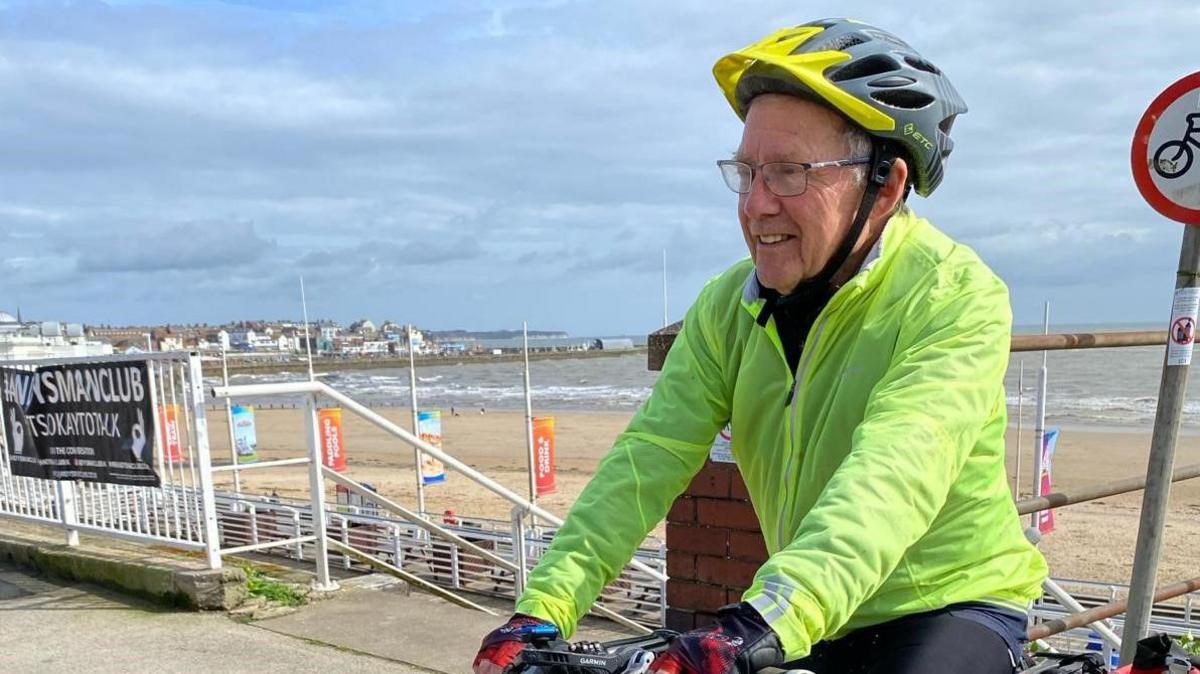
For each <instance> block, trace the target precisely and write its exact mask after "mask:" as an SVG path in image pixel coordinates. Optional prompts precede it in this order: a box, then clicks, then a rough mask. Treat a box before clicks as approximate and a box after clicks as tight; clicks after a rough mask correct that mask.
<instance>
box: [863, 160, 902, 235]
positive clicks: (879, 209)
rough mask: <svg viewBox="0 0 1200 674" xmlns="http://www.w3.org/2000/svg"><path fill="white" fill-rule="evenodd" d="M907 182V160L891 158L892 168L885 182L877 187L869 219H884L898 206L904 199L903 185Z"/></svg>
mask: <svg viewBox="0 0 1200 674" xmlns="http://www.w3.org/2000/svg"><path fill="white" fill-rule="evenodd" d="M907 184H908V162H906V161H904V159H903V158H901V157H896V158H895V159H894V160H892V170H891V172H890V173H889V174H888V180H887V183H885V184H884V186H883V187H881V188H880V189H879V194H878V195H877V196H876V197H875V206H874V207H872V208H871V220H872V221H874V220H878V219H885V218H887V217H889V216H891V214H892V213H894V212H895V211H896V209H897V208H899V207H900V201H901V200H902V199H904V187H905V186H906V185H907Z"/></svg>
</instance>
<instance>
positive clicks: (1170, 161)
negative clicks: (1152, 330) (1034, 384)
mask: <svg viewBox="0 0 1200 674" xmlns="http://www.w3.org/2000/svg"><path fill="white" fill-rule="evenodd" d="M1130 163H1131V164H1132V166H1133V179H1134V182H1136V183H1137V187H1138V191H1139V192H1141V193H1142V196H1143V197H1145V199H1146V201H1147V202H1149V203H1150V206H1152V207H1153V208H1154V210H1156V211H1158V212H1159V213H1161V214H1163V215H1165V216H1166V217H1168V218H1170V219H1172V220H1176V221H1178V222H1182V223H1184V225H1187V226H1185V227H1184V228H1183V245H1182V246H1181V247H1180V252H1179V266H1178V267H1177V269H1178V271H1177V272H1176V275H1175V295H1174V297H1173V298H1172V302H1171V321H1170V323H1168V324H1167V353H1166V357H1165V359H1164V362H1163V369H1162V381H1161V383H1160V384H1159V389H1158V411H1157V412H1156V413H1155V415H1154V435H1153V437H1152V438H1151V440H1150V461H1149V463H1148V464H1147V467H1146V488H1145V493H1144V494H1143V500H1142V514H1141V523H1140V524H1139V526H1138V538H1137V545H1136V546H1135V548H1134V550H1135V552H1134V559H1133V578H1132V579H1131V580H1130V583H1129V608H1128V610H1127V611H1126V614H1125V615H1126V620H1125V632H1124V636H1125V639H1124V641H1123V643H1122V645H1121V662H1123V663H1128V662H1130V661H1131V660H1132V659H1133V656H1134V651H1135V647H1136V645H1137V640H1138V639H1140V638H1141V637H1143V636H1145V635H1146V634H1147V633H1148V631H1149V625H1150V608H1151V606H1153V604H1154V598H1153V595H1154V586H1155V579H1156V578H1157V574H1158V558H1159V554H1160V552H1161V550H1162V538H1163V536H1162V533H1163V524H1164V522H1165V521H1166V510H1167V499H1168V497H1169V495H1170V489H1171V477H1172V472H1173V466H1174V462H1175V441H1176V438H1177V437H1178V434H1179V424H1180V420H1181V418H1182V412H1183V402H1184V398H1185V395H1186V393H1187V377H1188V368H1189V366H1190V365H1191V362H1192V347H1193V346H1194V345H1195V342H1196V320H1197V311H1198V310H1200V73H1192V74H1191V75H1188V76H1187V77H1184V78H1183V79H1181V80H1179V81H1178V82H1176V83H1174V84H1172V85H1171V86H1169V87H1167V88H1166V90H1164V91H1163V92H1162V93H1161V94H1159V95H1158V97H1157V98H1155V99H1154V101H1153V102H1151V103H1150V107H1149V108H1148V109H1147V110H1146V113H1145V114H1144V115H1142V119H1141V121H1140V122H1138V126H1137V130H1136V131H1135V132H1134V135H1133V147H1132V148H1131V149H1130Z"/></svg>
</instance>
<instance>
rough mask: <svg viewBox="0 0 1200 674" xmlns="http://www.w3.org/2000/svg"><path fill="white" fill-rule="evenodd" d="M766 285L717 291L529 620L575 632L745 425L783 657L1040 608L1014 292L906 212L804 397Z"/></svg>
mask: <svg viewBox="0 0 1200 674" xmlns="http://www.w3.org/2000/svg"><path fill="white" fill-rule="evenodd" d="M756 284H757V281H756V280H755V276H754V269H753V266H752V264H751V262H750V261H749V260H743V261H741V262H739V263H737V264H735V265H734V266H733V267H731V268H730V269H729V270H727V271H726V272H724V273H723V274H721V275H720V276H718V277H716V278H715V279H713V280H712V281H710V282H709V283H708V285H707V286H705V288H704V290H703V291H702V292H701V294H700V297H699V298H698V299H697V300H696V303H695V304H694V305H693V306H692V308H691V309H690V310H689V311H688V314H687V317H686V318H685V320H684V325H683V329H682V331H681V332H680V333H679V335H678V337H677V338H676V340H675V344H674V346H673V347H672V348H671V352H670V354H669V356H668V357H667V360H666V363H665V364H664V366H663V371H662V373H661V375H660V376H659V379H658V381H657V383H656V384H655V386H654V389H653V392H652V393H651V395H650V397H649V399H647V400H646V402H645V404H644V405H643V406H642V408H641V409H640V410H639V411H638V413H637V415H636V416H635V417H634V418H633V420H632V421H631V422H630V424H629V427H628V428H627V429H626V430H625V432H624V433H622V434H621V436H620V437H619V438H618V439H617V442H616V444H615V445H614V447H613V449H612V451H611V452H609V454H608V455H607V456H606V457H605V458H604V460H603V461H602V462H601V464H600V467H599V469H598V470H597V472H596V475H595V477H594V478H593V479H592V481H591V482H590V483H589V484H588V485H587V487H586V488H585V489H584V490H583V492H582V493H581V494H580V496H579V500H578V501H576V503H575V505H574V506H573V507H572V508H571V511H570V513H569V514H568V516H567V519H566V522H565V523H564V525H563V527H562V528H561V529H560V530H559V532H558V534H557V536H556V537H555V539H554V542H553V544H552V545H551V547H550V549H549V550H548V551H547V553H546V554H545V556H543V557H542V560H541V562H540V563H539V564H538V565H537V568H536V569H535V570H534V571H533V572H532V574H531V575H530V578H529V581H528V584H527V587H526V590H525V593H524V594H523V595H522V596H521V599H520V601H519V602H518V605H517V610H518V611H519V612H522V613H526V614H530V615H534V616H538V617H541V618H544V619H547V620H550V621H552V622H554V623H555V624H557V625H558V627H559V629H560V630H562V631H563V632H564V634H566V635H568V636H569V635H570V634H572V633H573V632H574V630H575V625H576V622H577V621H578V619H579V617H580V616H581V615H582V614H583V613H584V612H585V611H586V610H587V608H588V607H589V606H590V605H591V603H592V602H593V601H594V600H595V598H596V596H597V595H598V593H599V591H600V589H601V588H602V587H603V586H604V585H605V584H606V583H608V582H610V581H611V580H612V579H613V578H614V577H615V576H616V575H617V574H618V572H619V571H620V569H621V567H622V566H623V565H624V564H625V563H626V561H627V560H629V558H630V556H631V555H632V554H633V551H634V550H635V548H636V546H637V545H638V544H639V543H640V542H641V541H642V540H643V538H644V537H645V535H646V534H647V532H648V531H649V530H650V529H651V528H653V527H654V525H656V524H657V523H658V522H659V521H660V520H661V519H662V518H663V517H664V515H665V514H666V512H667V509H668V508H669V507H670V505H671V503H672V501H673V500H674V499H675V497H676V496H678V495H679V494H680V493H681V492H682V491H683V490H684V488H686V486H687V484H688V482H689V481H690V479H691V478H692V476H693V475H694V474H695V473H696V472H698V471H699V469H700V468H701V466H703V464H704V461H705V459H706V458H707V456H708V451H709V447H710V445H711V443H712V441H713V437H714V435H715V434H716V433H717V431H718V430H719V429H720V428H722V427H723V426H724V425H725V423H726V422H730V421H731V420H732V421H731V423H732V428H733V456H734V459H735V460H736V461H737V465H738V468H739V469H740V470H741V473H742V476H743V477H744V479H745V481H746V487H747V489H748V491H749V493H750V498H751V501H752V502H753V504H754V509H755V511H756V512H757V514H758V519H759V523H760V525H761V526H762V533H763V536H764V538H765V539H766V545H767V551H768V552H769V553H770V558H769V559H768V561H767V562H766V563H765V564H764V565H763V566H762V567H761V568H760V569H759V571H758V573H757V575H756V577H755V579H754V584H753V585H752V586H751V587H750V589H748V590H747V591H746V593H745V595H744V597H743V599H744V600H745V601H747V602H749V603H750V604H751V605H753V606H754V607H755V608H756V609H757V610H758V612H759V613H761V614H762V615H763V617H764V618H765V619H766V620H767V622H768V623H769V624H770V625H771V627H772V628H773V629H774V630H775V632H776V633H777V634H778V635H779V637H780V640H781V641H782V644H783V647H784V650H785V653H786V655H787V657H788V659H795V658H800V657H803V656H804V655H806V654H807V653H808V652H809V650H810V649H811V647H812V645H813V644H814V643H816V642H818V641H821V640H823V639H830V638H836V637H838V636H841V635H842V634H845V633H846V632H848V631H850V630H854V629H857V628H860V627H865V626H868V625H872V624H875V623H880V622H883V621H886V620H890V619H893V618H896V617H899V616H902V615H906V614H910V613H917V612H922V611H928V610H932V609H936V608H941V607H943V606H946V605H948V604H952V603H957V602H963V601H983V602H989V603H993V604H995V605H998V606H1003V607H1010V608H1014V609H1017V610H1020V611H1024V610H1026V609H1027V608H1028V605H1029V603H1030V602H1031V601H1032V600H1034V599H1035V598H1036V597H1037V596H1038V595H1039V593H1040V586H1041V583H1042V580H1043V579H1044V578H1045V576H1046V563H1045V561H1044V560H1043V558H1042V556H1041V554H1040V553H1039V552H1038V551H1037V549H1036V548H1034V547H1033V546H1032V545H1030V544H1029V543H1028V542H1027V541H1026V540H1025V538H1024V536H1023V534H1022V525H1021V523H1020V520H1019V518H1018V516H1017V512H1016V508H1015V506H1014V505H1013V501H1012V496H1011V495H1010V492H1009V489H1008V486H1007V481H1006V477H1005V471H1004V429H1005V425H1006V423H1007V409H1006V406H1005V394H1004V386H1003V377H1004V372H1005V368H1006V367H1007V364H1008V350H1009V333H1010V329H1011V323H1012V315H1011V310H1010V308H1009V303H1008V291H1007V288H1006V287H1005V286H1004V284H1003V283H1002V282H1001V281H1000V280H999V279H998V278H997V277H996V276H995V275H994V274H993V273H992V272H991V270H989V269H988V268H987V267H986V266H985V265H984V264H983V262H982V261H980V259H979V258H978V257H977V256H976V255H975V253H974V252H972V251H971V250H970V249H968V248H966V247H964V246H962V245H959V244H956V243H955V242H954V241H952V240H950V239H949V238H948V237H947V236H945V235H944V234H942V233H941V232H939V231H938V230H936V229H935V228H934V227H933V226H932V225H930V224H929V222H927V221H925V220H923V219H920V218H918V217H916V216H915V215H914V214H912V213H911V212H910V211H906V210H905V211H902V212H900V213H899V214H897V215H896V216H894V217H893V218H892V219H891V221H890V222H889V223H888V225H887V227H886V228H885V230H884V234H883V236H882V238H881V239H880V243H879V244H877V245H876V249H875V250H874V251H873V252H872V255H871V256H870V257H869V258H868V261H867V263H866V264H864V266H863V268H862V269H861V270H860V271H859V272H858V274H856V275H855V276H854V277H853V278H852V279H851V280H850V281H849V282H847V283H846V285H844V286H843V287H842V288H841V289H839V290H838V291H837V293H836V294H835V295H834V296H833V298H832V299H831V300H830V302H829V304H828V305H827V306H826V307H825V309H824V310H822V311H821V313H820V315H819V316H818V317H817V320H816V323H815V324H814V325H813V329H812V330H811V332H810V333H809V336H808V339H807V341H806V342H805V345H804V351H803V354H802V356H801V360H800V365H799V367H798V369H797V376H796V378H795V382H793V377H792V373H791V372H790V370H789V368H788V366H787V363H786V361H785V358H784V352H783V348H782V346H781V345H780V343H779V335H778V333H777V331H776V330H775V324H774V320H773V319H772V320H771V321H769V322H768V323H767V325H766V326H765V328H764V327H760V326H758V325H757V324H756V322H755V319H756V317H757V316H758V313H759V311H760V310H761V309H762V305H763V301H762V300H760V299H758V298H757V285H756ZM793 385H794V393H793Z"/></svg>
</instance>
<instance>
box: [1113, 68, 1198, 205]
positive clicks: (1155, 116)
mask: <svg viewBox="0 0 1200 674" xmlns="http://www.w3.org/2000/svg"><path fill="white" fill-rule="evenodd" d="M1130 162H1131V164H1132V166H1133V180H1134V182H1136V183H1137V187H1138V191H1139V192H1141V193H1142V197H1144V198H1145V199H1146V201H1147V202H1149V203H1150V205H1151V206H1153V207H1154V210H1156V211H1158V212H1159V213H1162V214H1163V215H1165V216H1167V217H1168V218H1171V219H1172V220H1178V221H1179V222H1182V223H1185V224H1189V225H1200V73H1192V74H1191V75H1188V76H1187V77H1184V78H1183V79H1181V80H1179V81H1178V82H1176V83H1174V84H1172V85H1171V86H1169V87H1167V88H1166V90H1165V91H1163V92H1162V93H1161V94H1159V95H1158V97H1157V98H1155V99H1154V102H1152V103H1151V104H1150V107H1149V108H1147V109H1146V113H1145V114H1144V115H1142V119H1141V121H1140V122H1138V125H1137V131H1135V132H1134V134H1133V148H1132V149H1131V151H1130Z"/></svg>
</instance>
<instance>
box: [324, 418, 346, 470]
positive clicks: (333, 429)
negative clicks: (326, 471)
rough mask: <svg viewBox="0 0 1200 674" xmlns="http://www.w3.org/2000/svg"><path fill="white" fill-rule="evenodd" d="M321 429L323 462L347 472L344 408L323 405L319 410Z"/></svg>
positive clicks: (327, 466) (332, 467)
mask: <svg viewBox="0 0 1200 674" xmlns="http://www.w3.org/2000/svg"><path fill="white" fill-rule="evenodd" d="M317 427H318V428H320V429H321V463H323V464H325V467H326V468H330V469H332V470H335V471H337V472H339V473H344V472H346V445H345V443H344V441H343V440H342V408H340V407H323V408H321V409H320V410H318V411H317Z"/></svg>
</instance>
